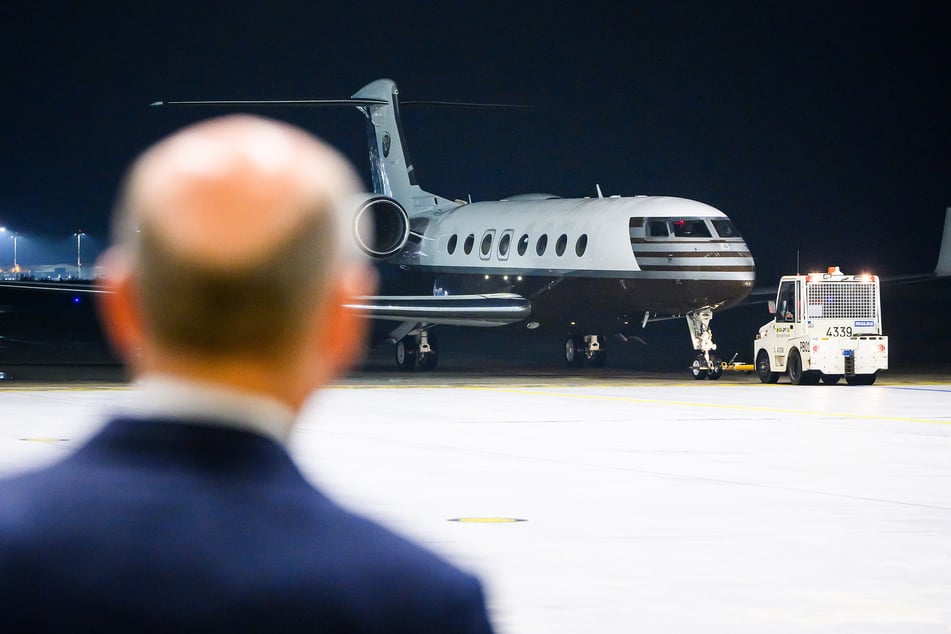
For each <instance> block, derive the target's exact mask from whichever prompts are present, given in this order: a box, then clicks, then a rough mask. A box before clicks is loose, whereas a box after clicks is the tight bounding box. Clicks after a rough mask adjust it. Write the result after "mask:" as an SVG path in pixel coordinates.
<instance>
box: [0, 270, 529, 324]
mask: <svg viewBox="0 0 951 634" xmlns="http://www.w3.org/2000/svg"><path fill="white" fill-rule="evenodd" d="M0 288H13V289H19V290H31V291H45V292H51V291H52V292H63V293H74V294H87V293H89V294H99V293H106V292H108V291H104V290H102V289H99V288H97V287H96V286H94V285H90V284H64V283H57V282H25V281H22V282H21V281H11V282H0ZM344 306H345V307H346V308H349V309H351V310H356V311H360V312H361V313H363V314H364V315H365V316H366V317H368V318H370V319H382V320H386V321H401V322H413V324H414V325H419V324H426V325H430V326H437V325H442V326H472V327H482V328H489V327H493V326H506V325H508V324H514V323H515V322H518V321H521V320H523V319H525V318H526V317H528V316H529V315H530V314H531V312H532V303H531V302H530V301H529V300H527V299H525V298H524V297H522V296H521V295H516V294H514V293H492V294H487V295H406V296H397V295H374V296H366V297H357V298H356V299H355V300H354V301H353V302H351V303H349V304H345V305H344Z"/></svg>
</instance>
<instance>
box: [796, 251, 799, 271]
mask: <svg viewBox="0 0 951 634" xmlns="http://www.w3.org/2000/svg"><path fill="white" fill-rule="evenodd" d="M796 275H799V249H796Z"/></svg>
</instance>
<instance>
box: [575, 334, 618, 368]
mask: <svg viewBox="0 0 951 634" xmlns="http://www.w3.org/2000/svg"><path fill="white" fill-rule="evenodd" d="M607 358H608V355H607V350H605V349H604V339H603V337H601V336H600V335H584V336H583V337H582V336H580V335H572V336H570V337H568V340H567V341H565V363H567V364H568V367H570V368H580V367H581V366H583V365H585V364H586V363H587V365H588V367H592V368H602V367H604V362H605V361H607Z"/></svg>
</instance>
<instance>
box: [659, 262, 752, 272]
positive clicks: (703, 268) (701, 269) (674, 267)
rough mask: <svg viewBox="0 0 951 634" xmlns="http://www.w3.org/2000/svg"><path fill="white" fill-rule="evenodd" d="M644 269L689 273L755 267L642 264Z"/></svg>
mask: <svg viewBox="0 0 951 634" xmlns="http://www.w3.org/2000/svg"><path fill="white" fill-rule="evenodd" d="M640 266H641V270H642V271H683V272H688V273H707V272H716V273H744V272H749V273H752V272H753V271H754V270H755V269H754V267H752V266H696V265H693V266H691V265H684V266H678V265H676V264H641V265H640Z"/></svg>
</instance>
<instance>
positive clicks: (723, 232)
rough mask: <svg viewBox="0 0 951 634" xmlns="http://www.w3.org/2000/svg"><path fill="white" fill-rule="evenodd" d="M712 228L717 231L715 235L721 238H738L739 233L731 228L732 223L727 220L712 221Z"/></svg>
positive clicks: (733, 227)
mask: <svg viewBox="0 0 951 634" xmlns="http://www.w3.org/2000/svg"><path fill="white" fill-rule="evenodd" d="M711 222H712V223H713V228H714V229H716V230H717V234H718V235H719V236H720V237H721V238H739V237H740V232H739V231H737V230H736V227H735V226H733V223H732V222H730V221H729V220H728V219H727V218H720V219H717V220H712V221H711Z"/></svg>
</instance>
